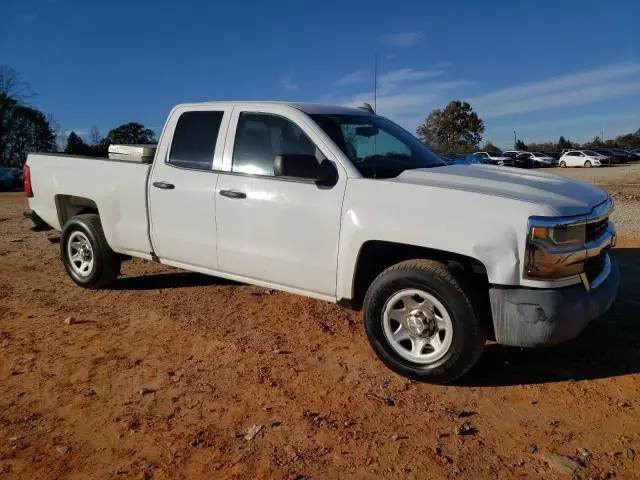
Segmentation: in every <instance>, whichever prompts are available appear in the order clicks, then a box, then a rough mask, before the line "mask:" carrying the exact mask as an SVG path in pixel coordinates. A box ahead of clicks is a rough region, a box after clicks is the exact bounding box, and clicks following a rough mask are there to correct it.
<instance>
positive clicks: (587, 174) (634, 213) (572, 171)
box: [542, 163, 640, 237]
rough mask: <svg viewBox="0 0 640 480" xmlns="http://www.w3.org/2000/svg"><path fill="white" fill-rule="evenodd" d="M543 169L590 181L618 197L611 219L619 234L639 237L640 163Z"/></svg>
mask: <svg viewBox="0 0 640 480" xmlns="http://www.w3.org/2000/svg"><path fill="white" fill-rule="evenodd" d="M542 171H544V172H547V173H553V174H555V175H563V176H567V177H571V178H575V179H579V180H583V181H585V182H590V183H593V184H595V185H598V186H599V187H601V188H604V189H605V190H607V191H608V192H609V193H610V194H611V196H612V197H613V199H614V200H615V205H616V207H615V211H614V212H613V215H611V220H612V221H613V223H614V224H615V226H616V231H617V233H618V235H619V236H622V237H627V236H640V163H635V164H632V165H616V166H613V167H603V168H546V169H543V170H542Z"/></svg>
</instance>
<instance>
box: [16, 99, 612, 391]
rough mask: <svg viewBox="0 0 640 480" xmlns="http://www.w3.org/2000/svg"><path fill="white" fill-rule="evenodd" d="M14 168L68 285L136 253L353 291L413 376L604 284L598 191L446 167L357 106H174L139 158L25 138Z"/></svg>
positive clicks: (580, 312)
mask: <svg viewBox="0 0 640 480" xmlns="http://www.w3.org/2000/svg"><path fill="white" fill-rule="evenodd" d="M25 174H26V176H25V189H26V193H27V196H28V197H29V204H30V215H31V216H32V217H33V218H34V219H36V220H38V221H42V222H45V223H46V224H48V225H50V226H51V227H53V228H55V229H57V230H60V231H61V232H62V235H61V255H62V261H63V263H64V266H65V267H66V270H67V272H68V274H69V276H70V277H71V278H72V279H73V281H74V282H76V283H77V284H78V285H80V286H83V287H87V288H100V287H104V286H106V285H107V284H109V283H111V282H113V281H114V280H116V278H117V276H118V274H119V272H120V263H121V261H123V260H126V259H128V258H130V257H132V256H133V257H141V258H145V259H148V260H154V261H158V262H160V263H163V264H166V265H172V266H174V267H180V268H183V269H187V270H193V271H196V272H202V273H205V274H210V275H215V276H219V277H225V278H229V279H233V280H237V281H240V282H246V283H250V284H255V285H261V286H264V287H268V288H274V289H279V290H284V291H288V292H293V293H297V294H301V295H306V296H309V297H313V298H317V299H321V300H326V301H330V302H338V303H341V304H344V305H346V306H351V307H354V308H360V307H362V308H363V310H364V325H365V330H366V333H367V335H368V338H369V341H370V343H371V345H372V347H373V349H374V351H375V352H376V354H377V355H378V356H379V357H380V359H381V360H382V361H383V362H384V363H385V364H386V365H387V366H388V367H389V368H391V369H392V370H394V371H396V372H398V373H400V374H401V375H405V376H407V377H410V378H414V379H418V380H422V381H427V382H438V383H446V382H451V381H453V380H455V379H457V378H458V377H460V376H462V375H463V374H465V373H466V372H467V371H468V370H469V369H470V368H471V367H472V366H473V365H474V364H475V363H476V361H477V360H478V359H479V357H480V355H481V353H482V350H483V347H484V345H485V342H486V340H487V339H495V340H496V341H497V342H499V343H502V344H506V345H518V346H544V345H551V344H556V343H559V342H562V341H565V340H568V339H570V338H573V337H575V336H576V335H578V334H579V333H580V332H581V330H582V329H583V328H584V327H585V326H586V325H587V323H588V322H589V321H591V320H592V319H594V318H595V317H598V316H599V315H601V314H603V313H604V312H605V311H606V310H607V309H608V308H609V307H610V305H611V304H612V302H613V301H614V298H615V296H616V294H617V291H618V283H619V274H618V270H617V268H616V266H615V265H614V264H613V263H612V262H611V260H610V258H609V254H608V251H609V248H610V247H611V246H613V244H614V242H615V231H614V228H613V225H612V223H611V222H610V220H609V214H610V213H611V211H612V208H613V204H612V200H611V199H610V198H609V197H608V195H607V194H606V193H605V192H604V191H603V190H601V189H599V188H597V187H595V186H592V185H590V184H586V183H582V182H579V181H575V180H571V179H568V178H561V177H557V176H553V175H549V174H544V173H534V172H529V171H523V170H514V169H504V168H500V167H494V166H490V165H469V166H463V165H458V166H446V165H445V164H444V162H443V161H442V160H441V159H440V158H439V157H438V156H436V155H435V154H434V153H432V152H431V151H430V150H429V149H427V148H426V147H425V146H424V145H423V144H422V143H420V142H419V141H418V140H417V139H416V138H415V137H414V136H413V135H411V134H409V133H408V132H406V131H405V130H403V129H402V128H400V127H399V126H398V125H396V124H395V123H393V122H391V121H390V120H387V119H385V118H384V117H381V116H377V115H374V114H371V113H368V112H364V111H361V110H357V109H351V108H344V107H337V106H324V105H312V104H288V103H272V102H252V103H249V102H218V103H199V104H185V105H179V106H177V107H175V108H174V109H173V110H172V111H171V113H170V114H169V118H168V120H167V122H166V125H165V126H164V129H163V131H162V135H161V138H160V142H159V144H158V146H157V149H156V152H155V158H154V159H153V163H152V164H148V163H140V162H126V161H119V160H112V159H95V158H81V157H74V156H68V155H57V154H31V155H29V157H28V160H27V164H26V166H25ZM116 288H117V284H116ZM291 321H292V322H296V321H298V319H296V318H292V319H291Z"/></svg>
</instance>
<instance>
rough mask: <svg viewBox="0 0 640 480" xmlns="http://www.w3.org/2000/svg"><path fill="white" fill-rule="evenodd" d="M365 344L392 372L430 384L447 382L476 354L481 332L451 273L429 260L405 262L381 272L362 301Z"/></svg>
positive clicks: (470, 364)
mask: <svg viewBox="0 0 640 480" xmlns="http://www.w3.org/2000/svg"><path fill="white" fill-rule="evenodd" d="M364 321H365V329H366V331H367V336H368V338H369V342H370V343H371V346H372V347H373V350H374V351H375V352H376V354H377V355H378V357H379V358H380V359H381V360H382V361H383V362H384V363H385V364H386V365H387V366H388V367H389V368H390V369H392V370H393V371H395V372H396V373H399V374H400V375H403V376H405V377H409V378H412V379H414V380H419V381H423V382H429V383H450V382H452V381H454V380H456V379H457V378H459V377H461V376H462V375H464V374H465V373H466V372H467V371H469V369H471V367H473V365H475V363H476V362H477V361H478V359H479V358H480V355H481V354H482V351H483V349H484V344H485V341H486V333H485V331H484V329H483V327H482V324H481V322H480V320H479V319H478V318H477V316H476V314H475V313H474V310H473V307H472V305H471V302H470V301H469V298H468V297H467V295H466V294H465V292H464V291H463V290H462V288H461V287H460V285H459V284H458V282H457V281H456V279H455V278H454V276H453V274H452V273H451V271H450V270H449V269H448V268H447V267H446V266H445V265H444V264H442V263H438V262H434V261H431V260H420V259H418V260H408V261H405V262H401V263H399V264H397V265H394V266H392V267H390V268H388V269H387V270H385V271H384V272H382V273H381V274H380V275H379V276H378V277H377V278H376V279H375V280H374V281H373V283H372V284H371V286H370V287H369V290H368V291H367V294H366V296H365V300H364Z"/></svg>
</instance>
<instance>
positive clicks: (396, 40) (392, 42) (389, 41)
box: [380, 32, 424, 47]
mask: <svg viewBox="0 0 640 480" xmlns="http://www.w3.org/2000/svg"><path fill="white" fill-rule="evenodd" d="M422 37H424V34H423V33H422V32H402V33H394V34H391V35H385V36H383V37H382V38H381V39H380V41H381V42H382V43H384V44H385V45H389V46H391V47H410V46H411V45H415V44H416V43H418V42H419V41H420V40H422Z"/></svg>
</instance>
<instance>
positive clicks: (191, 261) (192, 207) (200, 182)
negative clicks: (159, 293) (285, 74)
mask: <svg viewBox="0 0 640 480" xmlns="http://www.w3.org/2000/svg"><path fill="white" fill-rule="evenodd" d="M230 116H231V108H230V107H225V108H215V107H209V106H197V107H191V108H189V109H187V108H186V107H181V108H179V109H176V110H174V111H173V112H172V113H171V115H170V117H169V119H168V120H167V125H166V126H165V130H164V133H163V136H162V138H163V140H162V142H161V145H160V146H159V150H158V152H157V154H156V159H155V162H154V166H153V169H152V171H151V176H150V179H149V183H148V198H149V225H150V227H149V228H150V232H149V233H150V237H151V242H152V245H153V249H154V252H155V254H156V255H157V256H158V258H159V259H160V260H161V261H162V262H163V263H167V264H174V265H177V266H182V265H184V266H195V267H201V268H206V269H215V268H217V263H218V262H217V255H216V216H215V211H216V200H217V199H216V195H215V192H216V182H217V181H218V172H217V170H219V168H220V165H221V164H222V154H223V150H224V135H225V132H226V129H227V125H228V123H229V119H230ZM172 133H173V135H172ZM165 137H166V138H168V140H167V141H164V138H165Z"/></svg>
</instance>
